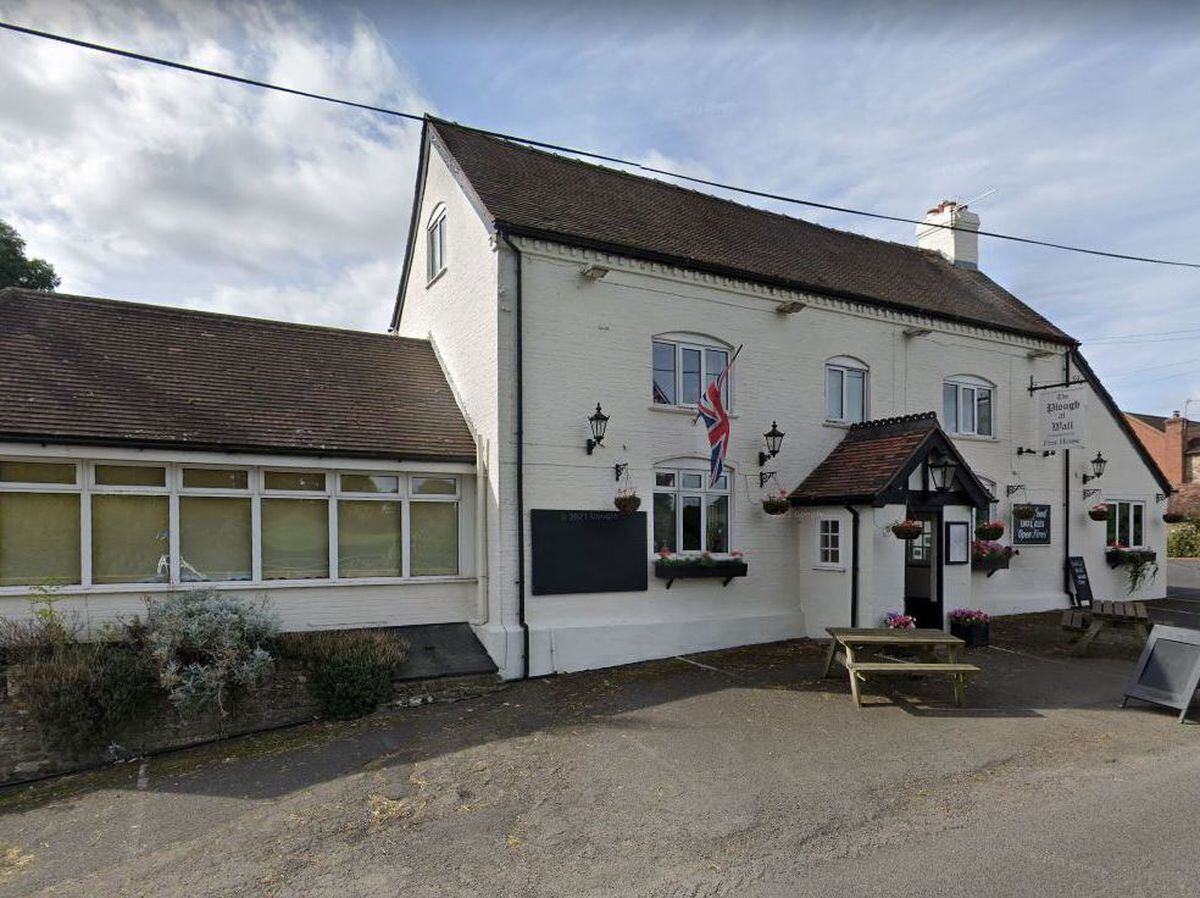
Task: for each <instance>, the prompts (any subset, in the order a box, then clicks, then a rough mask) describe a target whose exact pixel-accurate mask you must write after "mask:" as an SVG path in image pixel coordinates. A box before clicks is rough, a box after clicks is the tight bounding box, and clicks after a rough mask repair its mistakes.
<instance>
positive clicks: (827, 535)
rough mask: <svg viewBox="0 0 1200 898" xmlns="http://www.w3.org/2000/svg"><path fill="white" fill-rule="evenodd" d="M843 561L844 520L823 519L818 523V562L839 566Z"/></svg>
mask: <svg viewBox="0 0 1200 898" xmlns="http://www.w3.org/2000/svg"><path fill="white" fill-rule="evenodd" d="M841 563H842V522H841V521H839V520H837V519H836V518H825V519H822V520H821V521H820V522H819V523H818V525H817V564H821V565H829V566H837V565H840V564H841Z"/></svg>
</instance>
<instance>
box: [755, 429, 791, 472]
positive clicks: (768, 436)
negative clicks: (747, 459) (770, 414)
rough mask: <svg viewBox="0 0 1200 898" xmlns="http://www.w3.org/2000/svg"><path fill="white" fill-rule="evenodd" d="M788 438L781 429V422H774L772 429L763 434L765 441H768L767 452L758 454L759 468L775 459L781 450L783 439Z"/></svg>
mask: <svg viewBox="0 0 1200 898" xmlns="http://www.w3.org/2000/svg"><path fill="white" fill-rule="evenodd" d="M785 436H787V434H785V433H784V432H783V431H782V430H780V429H779V422H777V421H772V422H771V429H770V430H768V431H767V432H766V433H764V434H763V439H764V440H766V441H767V451H766V452H762V451H761V450H760V451H759V453H758V466H759V467H760V468H761V467H762V466H763V465H765V464H766V463H767V459H771V458H774V457H775V456H776V455H778V454H779V448H780V447H781V446H782V445H783V438H784V437H785Z"/></svg>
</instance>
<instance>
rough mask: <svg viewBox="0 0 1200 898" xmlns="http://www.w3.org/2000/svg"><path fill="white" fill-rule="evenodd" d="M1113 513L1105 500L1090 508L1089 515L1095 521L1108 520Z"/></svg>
mask: <svg viewBox="0 0 1200 898" xmlns="http://www.w3.org/2000/svg"><path fill="white" fill-rule="evenodd" d="M1111 514H1112V509H1111V507H1110V506H1108V505H1107V504H1105V503H1104V502H1098V503H1096V504H1095V505H1093V506H1092V507H1091V508H1089V509H1088V517H1089V518H1091V519H1092V520H1093V521H1107V520H1108V518H1109V516H1110V515H1111Z"/></svg>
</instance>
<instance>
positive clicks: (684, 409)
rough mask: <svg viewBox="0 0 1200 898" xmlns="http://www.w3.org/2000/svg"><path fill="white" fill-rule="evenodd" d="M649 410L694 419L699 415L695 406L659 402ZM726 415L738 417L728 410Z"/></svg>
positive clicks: (653, 404)
mask: <svg viewBox="0 0 1200 898" xmlns="http://www.w3.org/2000/svg"><path fill="white" fill-rule="evenodd" d="M649 408H650V411H652V412H664V413H666V414H668V415H688V416H690V417H692V418H694V417H696V415H698V414H699V412H698V411H697V409H696V406H694V405H661V404H659V403H657V402H652V403H651V404H650V406H649ZM725 414H727V415H729V417H730V418H735V419H736V418H737V416H738V415H737V412H731V411H729V410H728V409H726V410H725Z"/></svg>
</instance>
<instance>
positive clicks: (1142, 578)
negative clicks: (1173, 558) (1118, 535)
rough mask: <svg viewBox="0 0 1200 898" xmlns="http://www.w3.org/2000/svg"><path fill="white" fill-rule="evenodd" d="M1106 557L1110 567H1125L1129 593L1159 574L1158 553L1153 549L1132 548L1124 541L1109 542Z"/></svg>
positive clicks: (1131, 593) (1151, 580)
mask: <svg viewBox="0 0 1200 898" xmlns="http://www.w3.org/2000/svg"><path fill="white" fill-rule="evenodd" d="M1104 557H1105V560H1106V561H1107V562H1108V566H1109V567H1111V568H1118V567H1123V568H1125V573H1126V576H1127V577H1128V580H1129V583H1128V585H1129V589H1128V594H1129V595H1133V593H1135V592H1137V590H1139V589H1140V588H1141V587H1143V586H1145V585H1146V584H1147V583H1151V582H1153V581H1154V578H1155V577H1157V576H1158V553H1157V552H1155V551H1154V550H1153V549H1131V548H1129V547H1128V546H1126V545H1125V544H1124V543H1109V544H1108V549H1107V551H1106V552H1105V553H1104Z"/></svg>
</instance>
